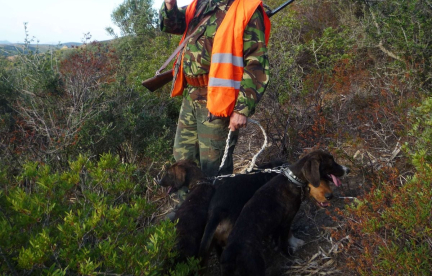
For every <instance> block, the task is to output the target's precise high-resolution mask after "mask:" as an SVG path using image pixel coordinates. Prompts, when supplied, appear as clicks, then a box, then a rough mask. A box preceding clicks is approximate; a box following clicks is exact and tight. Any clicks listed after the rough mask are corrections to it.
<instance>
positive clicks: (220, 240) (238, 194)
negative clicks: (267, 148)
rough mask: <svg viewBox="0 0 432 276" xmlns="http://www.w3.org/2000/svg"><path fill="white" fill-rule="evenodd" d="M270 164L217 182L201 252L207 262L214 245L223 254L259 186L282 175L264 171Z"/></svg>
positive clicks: (280, 163)
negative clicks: (231, 234) (235, 226)
mask: <svg viewBox="0 0 432 276" xmlns="http://www.w3.org/2000/svg"><path fill="white" fill-rule="evenodd" d="M272 165H274V166H276V165H278V166H280V165H283V164H282V162H277V164H276V163H275V164H272ZM267 167H268V165H267V164H266V165H262V166H259V169H260V170H258V171H255V172H252V173H248V174H237V175H234V176H233V177H224V178H220V179H217V180H216V181H215V187H216V191H215V193H214V195H213V197H212V200H211V202H210V206H209V216H208V221H207V225H206V228H205V231H204V235H203V238H202V241H201V247H200V253H199V256H200V257H201V258H202V264H203V265H205V263H206V260H207V258H208V256H209V254H210V251H211V249H212V247H214V248H215V249H216V251H217V253H218V256H219V257H220V254H221V253H222V249H223V248H224V247H225V245H226V242H227V240H228V236H229V234H230V233H231V230H232V228H233V227H234V224H235V222H236V220H237V218H238V216H239V215H240V212H241V210H242V209H243V207H244V205H245V204H246V203H247V202H248V201H249V199H251V198H252V196H253V195H254V194H255V192H256V191H257V190H258V189H259V188H261V187H262V186H263V185H264V184H265V183H267V182H268V181H269V180H270V179H272V178H273V177H276V176H277V175H278V173H277V172H266V171H264V170H263V169H265V168H267Z"/></svg>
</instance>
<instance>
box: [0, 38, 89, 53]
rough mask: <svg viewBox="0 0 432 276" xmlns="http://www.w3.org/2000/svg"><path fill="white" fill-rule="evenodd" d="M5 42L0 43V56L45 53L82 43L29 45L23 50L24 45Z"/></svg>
mask: <svg viewBox="0 0 432 276" xmlns="http://www.w3.org/2000/svg"><path fill="white" fill-rule="evenodd" d="M6 42H7V41H4V43H3V42H2V41H0V54H1V55H3V56H14V55H17V54H18V53H28V52H29V51H32V52H38V53H45V52H48V51H50V50H58V49H60V48H62V47H64V46H67V47H68V48H70V47H71V46H80V45H82V43H79V42H67V43H62V44H59V45H53V44H29V45H28V48H27V49H25V44H22V43H6Z"/></svg>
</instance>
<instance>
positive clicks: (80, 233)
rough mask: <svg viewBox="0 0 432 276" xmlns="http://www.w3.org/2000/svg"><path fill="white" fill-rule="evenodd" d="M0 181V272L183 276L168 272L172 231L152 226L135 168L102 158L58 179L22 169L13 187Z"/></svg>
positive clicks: (73, 166) (174, 269) (182, 267)
mask: <svg viewBox="0 0 432 276" xmlns="http://www.w3.org/2000/svg"><path fill="white" fill-rule="evenodd" d="M1 172H2V173H0V181H1V185H2V190H1V191H0V208H1V209H0V210H1V215H0V226H1V227H0V249H1V254H2V258H3V260H2V262H1V265H0V271H1V272H2V273H6V274H15V275H17V274H19V275H27V274H28V275H29V274H32V275H66V274H76V273H78V274H82V275H98V274H104V273H116V274H133V275H161V274H164V273H165V274H168V273H170V274H171V275H186V273H187V272H188V271H189V272H193V271H196V269H197V262H196V261H194V260H191V261H190V262H189V264H177V265H176V266H174V260H175V257H176V252H175V251H173V246H174V244H175V228H174V225H173V224H172V223H171V222H169V221H162V222H161V223H159V224H153V223H152V214H153V213H154V211H155V208H156V207H157V206H156V205H155V204H154V203H151V202H150V201H149V200H148V199H149V197H150V195H151V192H150V191H149V190H148V187H149V186H148V185H149V184H148V183H147V182H146V181H145V177H144V175H142V174H141V173H140V172H139V171H138V170H137V168H136V167H135V166H133V165H128V164H122V163H120V161H119V157H114V156H112V155H111V154H104V155H103V156H101V158H100V160H99V161H98V162H97V163H95V162H93V161H91V160H90V159H89V158H88V157H86V156H79V158H78V159H77V160H76V161H73V162H70V164H69V168H68V169H67V170H65V171H63V172H54V171H51V168H50V167H49V166H47V165H44V164H42V163H37V162H29V163H26V164H25V165H24V167H23V170H22V173H21V174H20V175H19V176H18V177H17V178H16V179H15V181H12V182H8V181H10V179H6V178H7V177H6V175H5V173H4V170H3V171H1Z"/></svg>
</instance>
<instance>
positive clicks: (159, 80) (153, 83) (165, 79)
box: [141, 70, 173, 92]
mask: <svg viewBox="0 0 432 276" xmlns="http://www.w3.org/2000/svg"><path fill="white" fill-rule="evenodd" d="M172 74H173V70H169V71H166V72H163V73H160V74H159V75H157V76H154V77H153V78H151V79H147V80H145V81H143V82H142V83H141V84H142V85H143V86H144V87H145V88H147V89H148V90H150V91H151V92H154V91H155V90H157V89H159V88H161V87H162V86H164V85H165V84H167V83H169V82H170V81H172V79H173V75H172Z"/></svg>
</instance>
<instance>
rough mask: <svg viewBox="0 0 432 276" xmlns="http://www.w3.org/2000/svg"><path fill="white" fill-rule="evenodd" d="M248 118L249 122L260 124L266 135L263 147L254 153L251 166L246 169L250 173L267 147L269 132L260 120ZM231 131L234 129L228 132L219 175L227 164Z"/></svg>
mask: <svg viewBox="0 0 432 276" xmlns="http://www.w3.org/2000/svg"><path fill="white" fill-rule="evenodd" d="M247 120H248V122H251V123H254V124H256V125H258V126H259V127H260V128H261V131H262V133H263V135H264V143H263V145H262V147H261V149H260V150H259V151H258V152H257V153H256V154H255V155H254V157H253V158H252V161H251V163H250V165H249V167H248V168H247V169H246V172H248V173H250V172H251V171H252V169H253V167H254V166H255V162H256V159H257V158H258V156H259V155H260V154H261V153H262V152H263V151H264V149H265V148H266V147H267V134H266V132H265V130H264V128H263V127H262V126H261V124H260V123H259V122H258V121H255V120H254V119H251V118H248V119H247ZM231 132H232V131H231V129H230V130H229V132H228V137H227V140H226V142H225V151H224V154H223V156H222V161H221V164H220V166H219V170H218V173H217V175H219V173H220V171H221V169H222V167H223V166H224V165H225V161H226V159H227V156H228V150H229V142H230V140H231ZM243 172H245V171H243Z"/></svg>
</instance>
